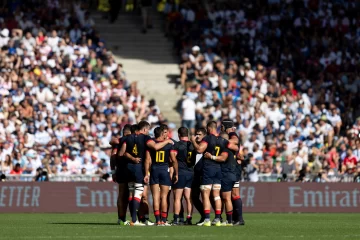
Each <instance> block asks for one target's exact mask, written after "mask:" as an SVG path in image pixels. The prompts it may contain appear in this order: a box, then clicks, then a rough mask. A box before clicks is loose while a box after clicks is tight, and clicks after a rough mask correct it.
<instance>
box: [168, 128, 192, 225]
mask: <svg viewBox="0 0 360 240" xmlns="http://www.w3.org/2000/svg"><path fill="white" fill-rule="evenodd" d="M178 135H179V140H180V141H179V142H177V143H175V144H174V147H173V150H171V153H170V157H171V159H172V161H173V162H177V163H178V170H179V174H178V182H177V183H175V184H174V185H173V188H174V221H173V225H179V224H180V222H179V215H180V212H181V204H182V203H181V202H182V198H183V196H184V198H185V201H186V205H187V214H188V215H187V219H186V222H185V224H186V225H192V223H191V220H192V217H191V215H192V202H191V184H192V180H193V169H192V166H191V155H192V153H193V151H194V147H193V145H192V144H191V142H190V141H189V130H188V129H187V128H185V127H181V128H179V129H178Z"/></svg>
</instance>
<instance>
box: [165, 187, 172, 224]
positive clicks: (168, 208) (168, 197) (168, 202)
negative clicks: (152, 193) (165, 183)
mask: <svg viewBox="0 0 360 240" xmlns="http://www.w3.org/2000/svg"><path fill="white" fill-rule="evenodd" d="M171 191H172V189H171V186H169V192H168V195H167V196H166V202H167V212H168V213H169V211H170V198H171ZM166 222H167V219H166Z"/></svg>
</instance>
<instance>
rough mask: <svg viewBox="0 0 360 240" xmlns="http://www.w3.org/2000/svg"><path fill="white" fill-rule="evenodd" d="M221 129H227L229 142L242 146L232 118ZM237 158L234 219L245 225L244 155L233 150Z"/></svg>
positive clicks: (222, 124)
mask: <svg viewBox="0 0 360 240" xmlns="http://www.w3.org/2000/svg"><path fill="white" fill-rule="evenodd" d="M221 130H222V131H226V133H227V134H228V135H229V142H233V143H234V144H236V145H238V146H240V140H239V137H238V135H237V134H236V132H235V129H234V122H233V121H232V120H224V121H222V123H221ZM233 153H234V154H235V156H236V158H237V161H236V163H237V164H236V169H235V175H236V182H235V184H234V186H233V188H232V191H231V197H232V205H233V208H234V211H233V213H234V214H233V220H234V225H245V222H244V219H243V216H242V199H241V197H240V179H241V171H242V169H241V160H243V156H242V154H241V153H240V152H237V153H236V152H233Z"/></svg>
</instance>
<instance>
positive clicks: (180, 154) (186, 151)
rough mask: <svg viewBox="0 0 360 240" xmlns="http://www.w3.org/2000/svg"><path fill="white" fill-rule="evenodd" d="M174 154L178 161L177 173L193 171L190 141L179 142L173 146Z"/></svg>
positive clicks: (192, 148) (192, 147)
mask: <svg viewBox="0 0 360 240" xmlns="http://www.w3.org/2000/svg"><path fill="white" fill-rule="evenodd" d="M172 151H174V152H176V153H177V154H176V159H177V161H178V166H179V172H180V171H191V172H192V171H193V169H192V166H193V164H192V161H191V159H192V154H193V151H194V146H193V145H192V143H191V142H190V141H181V140H180V141H179V142H177V143H175V144H174V147H173V150H172Z"/></svg>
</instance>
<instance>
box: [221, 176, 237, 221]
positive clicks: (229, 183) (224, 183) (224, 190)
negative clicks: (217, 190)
mask: <svg viewBox="0 0 360 240" xmlns="http://www.w3.org/2000/svg"><path fill="white" fill-rule="evenodd" d="M234 180H235V178H234V179H232V178H231V176H228V174H224V175H223V178H222V180H221V198H222V201H223V205H222V206H225V210H226V221H224V222H223V224H222V226H232V224H233V223H232V221H233V219H232V215H233V205H232V201H231V193H232V188H233V186H234Z"/></svg>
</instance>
